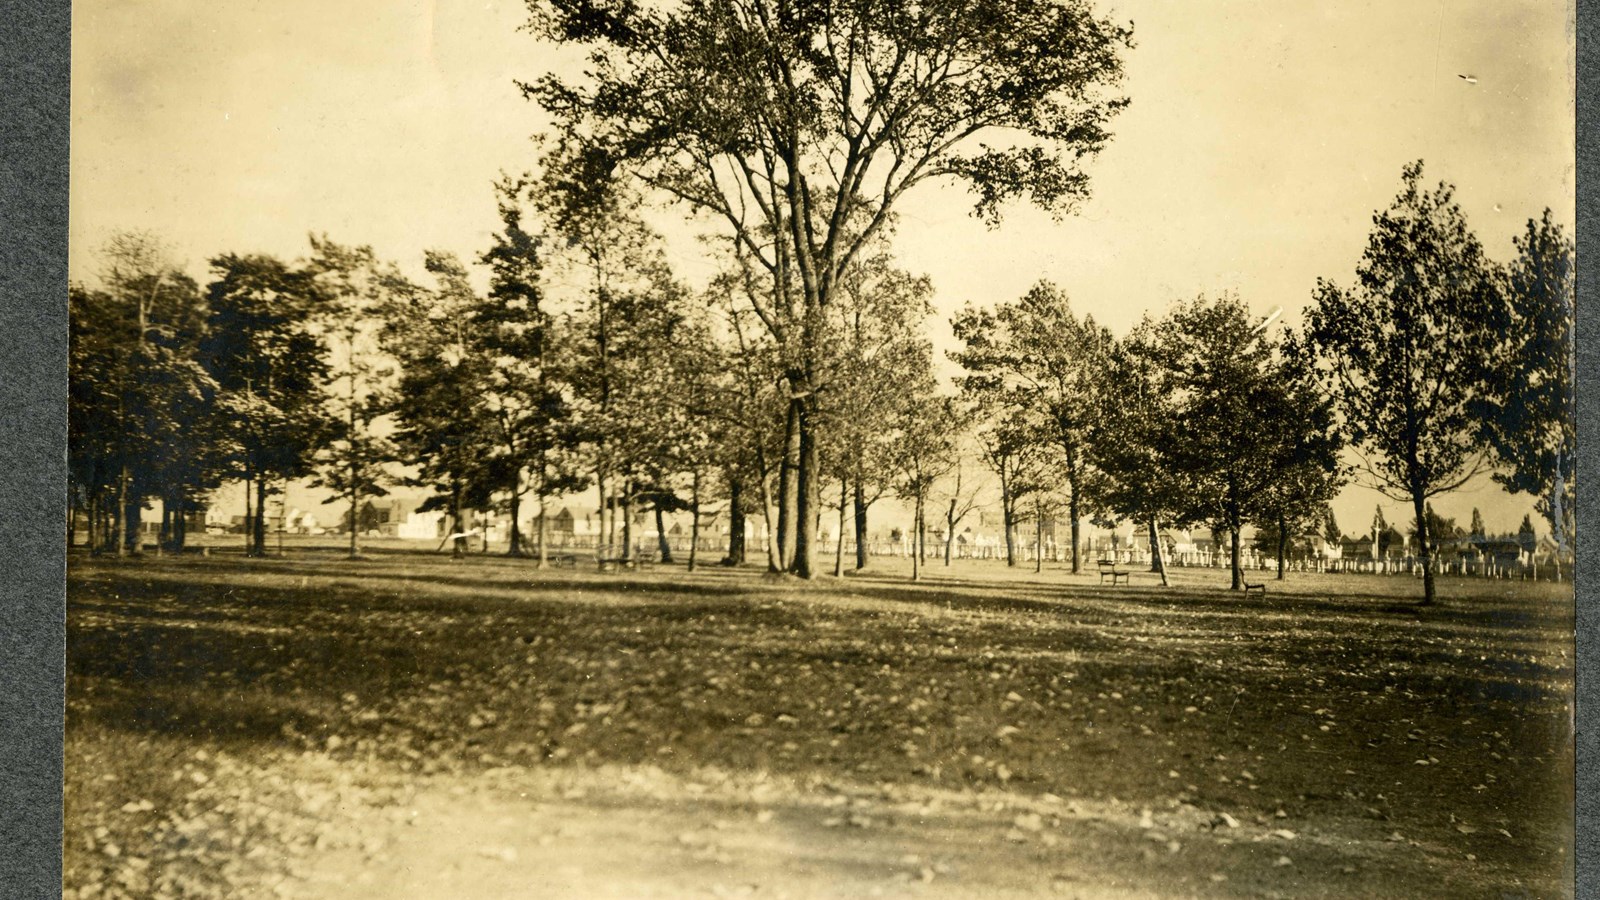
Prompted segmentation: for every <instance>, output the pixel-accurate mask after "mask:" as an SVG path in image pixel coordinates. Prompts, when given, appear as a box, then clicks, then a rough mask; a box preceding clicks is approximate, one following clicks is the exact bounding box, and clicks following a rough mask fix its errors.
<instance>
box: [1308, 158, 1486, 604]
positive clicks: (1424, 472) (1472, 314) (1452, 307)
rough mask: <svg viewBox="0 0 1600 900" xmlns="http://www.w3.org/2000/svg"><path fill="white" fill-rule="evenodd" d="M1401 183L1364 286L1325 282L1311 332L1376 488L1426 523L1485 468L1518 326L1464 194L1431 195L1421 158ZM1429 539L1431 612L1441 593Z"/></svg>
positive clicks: (1372, 249)
mask: <svg viewBox="0 0 1600 900" xmlns="http://www.w3.org/2000/svg"><path fill="white" fill-rule="evenodd" d="M1401 181H1402V184H1401V190H1400V193H1399V195H1398V196H1397V197H1396V198H1395V200H1394V202H1393V203H1392V204H1391V205H1390V207H1389V208H1388V209H1387V210H1385V211H1383V212H1381V213H1379V214H1377V215H1376V216H1374V217H1373V229H1372V234H1371V235H1370V236H1369V238H1368V240H1367V247H1366V250H1365V251H1364V252H1363V253H1362V256H1361V261H1360V263H1359V264H1358V265H1357V266H1356V283H1355V285H1354V286H1352V287H1349V288H1344V287H1340V286H1338V285H1336V284H1334V283H1332V282H1329V281H1326V280H1319V281H1318V282H1317V287H1316V290H1315V292H1314V294H1313V300H1314V303H1313V305H1312V307H1311V308H1310V309H1309V310H1308V312H1307V327H1306V330H1307V337H1308V341H1309V344H1310V346H1311V347H1312V348H1313V349H1314V350H1315V351H1316V352H1317V353H1318V355H1319V356H1320V357H1321V373H1322V382H1323V385H1324V387H1325V389H1326V390H1327V391H1328V392H1329V393H1330V394H1331V395H1332V396H1333V397H1334V398H1335V402H1336V405H1337V408H1338V410H1339V412H1340V414H1341V416H1342V418H1343V423H1344V427H1345V429H1346V431H1347V433H1348V435H1349V438H1350V441H1351V443H1352V444H1353V445H1354V446H1355V448H1356V449H1357V450H1358V451H1359V453H1360V456H1361V468H1362V470H1363V471H1364V472H1365V474H1366V476H1367V477H1368V483H1369V485H1370V486H1371V487H1374V488H1376V489H1377V490H1379V491H1381V492H1383V493H1384V494H1385V495H1386V496H1389V497H1392V498H1394V499H1397V500H1409V501H1410V503H1411V505H1412V509H1413V513H1414V516H1415V518H1416V519H1417V520H1418V521H1421V522H1423V523H1424V527H1426V517H1425V516H1424V506H1425V504H1426V503H1427V502H1428V500H1429V499H1430V498H1432V497H1436V496H1438V495H1440V494H1443V493H1446V492H1448V491H1451V490H1454V489H1456V488H1457V487H1460V486H1461V485H1462V484H1464V483H1465V482H1466V481H1467V480H1468V479H1470V478H1471V477H1472V476H1473V475H1475V474H1477V473H1478V472H1479V471H1481V470H1482V468H1483V465H1484V457H1485V454H1484V452H1483V443H1484V442H1483V436H1482V430H1483V426H1482V419H1481V415H1480V414H1479V412H1478V410H1479V408H1480V407H1481V401H1482V399H1483V398H1484V397H1485V396H1486V395H1487V393H1488V383H1489V378H1490V375H1491V372H1490V364H1491V361H1492V360H1493V358H1494V351H1495V349H1496V346H1497V344H1498V343H1499V336H1500V335H1501V334H1503V333H1504V332H1505V330H1506V329H1507V326H1508V325H1509V322H1508V316H1507V309H1506V304H1505V302H1504V300H1503V298H1502V296H1501V292H1500V291H1499V289H1498V284H1497V281H1498V279H1497V278H1496V275H1495V272H1494V267H1493V265H1492V264H1491V263H1490V262H1489V261H1488V260H1487V259H1486V258H1485V257H1484V254H1483V248H1482V247H1481V246H1480V245H1479V243H1478V239H1477V238H1476V237H1474V236H1473V234H1472V232H1471V230H1470V229H1469V228H1468V227H1467V221H1466V216H1465V215H1464V214H1463V213H1462V212H1461V208H1460V206H1459V205H1457V203H1456V201H1455V189H1454V188H1453V187H1451V186H1450V185H1449V184H1446V183H1443V182H1441V183H1440V184H1439V186H1438V187H1437V188H1435V189H1434V190H1431V191H1430V190H1427V189H1426V188H1425V187H1424V186H1423V184H1422V163H1421V162H1416V163H1412V164H1410V165H1407V166H1406V167H1405V170H1404V172H1403V173H1402V178H1401ZM1422 537H1423V540H1422V542H1421V547H1420V548H1419V550H1420V557H1421V562H1422V566H1423V597H1422V603H1423V604H1424V605H1426V604H1431V603H1433V602H1434V598H1435V590H1434V579H1433V567H1432V566H1431V565H1430V562H1431V558H1430V556H1429V554H1430V550H1429V541H1428V539H1427V535H1426V534H1423V536H1422Z"/></svg>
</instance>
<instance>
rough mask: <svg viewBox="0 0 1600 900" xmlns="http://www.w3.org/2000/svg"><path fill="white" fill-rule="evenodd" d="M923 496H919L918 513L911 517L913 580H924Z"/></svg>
mask: <svg viewBox="0 0 1600 900" xmlns="http://www.w3.org/2000/svg"><path fill="white" fill-rule="evenodd" d="M921 539H922V495H921V494H918V495H917V503H916V511H915V512H914V513H913V514H912V516H911V580H912V581H921V580H922V547H921V546H919V543H920V541H921Z"/></svg>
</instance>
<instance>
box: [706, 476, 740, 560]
mask: <svg viewBox="0 0 1600 900" xmlns="http://www.w3.org/2000/svg"><path fill="white" fill-rule="evenodd" d="M696 477H697V478H698V476H696ZM696 490H697V491H698V484H697V485H696ZM695 524H697V525H698V524H699V522H698V521H696V523H695ZM744 530H745V515H744V484H743V481H742V479H740V478H738V477H737V476H735V475H734V474H733V473H732V472H730V473H729V477H728V555H727V556H726V557H724V558H723V560H722V564H723V565H725V566H740V565H744V561H745V544H744Z"/></svg>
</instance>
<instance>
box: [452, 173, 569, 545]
mask: <svg viewBox="0 0 1600 900" xmlns="http://www.w3.org/2000/svg"><path fill="white" fill-rule="evenodd" d="M524 190H525V184H524V183H522V182H516V181H504V182H502V183H500V184H499V185H497V193H498V195H499V212H500V221H501V226H502V227H501V230H500V231H499V232H497V233H496V234H495V235H494V238H493V242H492V244H491V246H490V248H489V249H488V250H487V251H485V252H484V254H483V256H482V261H483V262H484V263H485V264H486V265H488V266H489V270H490V276H489V294H488V296H487V297H486V298H485V302H484V303H482V304H481V305H480V306H479V307H478V309H477V311H476V313H475V315H474V324H475V326H476V327H477V329H478V333H479V335H480V340H481V341H482V346H483V349H484V352H485V353H486V354H487V355H488V356H489V357H490V359H491V360H492V365H491V366H490V367H489V369H488V371H487V373H486V383H485V384H484V385H483V389H484V393H485V398H486V401H487V403H488V405H489V413H490V422H491V428H492V431H493V433H494V434H495V435H496V436H497V440H496V444H497V446H498V451H497V453H496V457H497V458H498V459H499V460H500V462H499V464H498V465H497V467H496V468H497V469H498V470H499V471H500V472H501V473H502V477H501V480H502V481H503V482H507V483H508V484H509V491H508V493H509V496H510V501H511V502H510V506H511V509H510V513H511V528H512V532H511V535H512V539H511V542H510V546H509V547H508V548H507V553H509V554H511V555H513V556H515V555H518V554H520V553H522V551H523V548H522V546H521V533H520V528H521V525H520V508H519V504H518V500H519V499H520V497H521V492H522V487H521V473H522V471H523V470H524V469H526V470H527V471H528V472H529V474H530V481H531V484H530V486H529V488H530V489H531V490H532V492H533V496H534V499H535V500H536V501H537V503H538V505H539V514H538V517H537V519H536V521H537V527H538V532H539V533H538V535H537V537H538V564H539V566H540V567H543V566H544V565H545V564H546V563H547V562H548V559H549V543H550V521H549V520H550V516H549V505H550V501H551V499H552V498H555V497H559V496H562V495H564V494H568V493H572V492H575V491H581V490H584V489H586V488H587V487H588V486H589V480H588V479H587V478H585V477H584V475H583V467H582V465H581V462H582V461H581V458H580V455H579V441H578V438H579V434H578V431H577V428H576V423H575V422H574V413H573V407H572V389H571V384H570V379H569V375H570V372H569V367H570V365H571V364H572V362H573V359H574V356H573V353H572V352H570V351H571V349H573V348H572V345H573V344H575V343H576V342H575V341H571V340H568V339H567V338H568V337H569V335H568V333H567V332H566V331H565V330H564V329H563V327H562V322H561V321H560V320H558V319H557V318H556V317H555V316H554V315H552V313H551V311H550V309H549V306H548V298H546V296H545V292H544V288H543V272H544V256H543V253H542V249H541V248H542V244H541V242H540V240H539V238H538V237H537V236H536V235H534V234H532V233H531V232H529V231H528V230H527V228H525V227H524V225H523V209H522V205H521V199H520V198H521V195H522V193H523V192H524Z"/></svg>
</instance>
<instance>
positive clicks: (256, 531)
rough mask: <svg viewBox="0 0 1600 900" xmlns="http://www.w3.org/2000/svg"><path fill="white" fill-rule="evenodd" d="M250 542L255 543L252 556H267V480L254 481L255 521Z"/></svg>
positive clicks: (258, 479)
mask: <svg viewBox="0 0 1600 900" xmlns="http://www.w3.org/2000/svg"><path fill="white" fill-rule="evenodd" d="M251 532H252V537H251V540H252V541H253V542H254V543H255V550H253V551H252V552H251V555H253V556H266V555H267V479H265V478H257V479H256V521H255V527H254V528H252V529H251Z"/></svg>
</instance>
